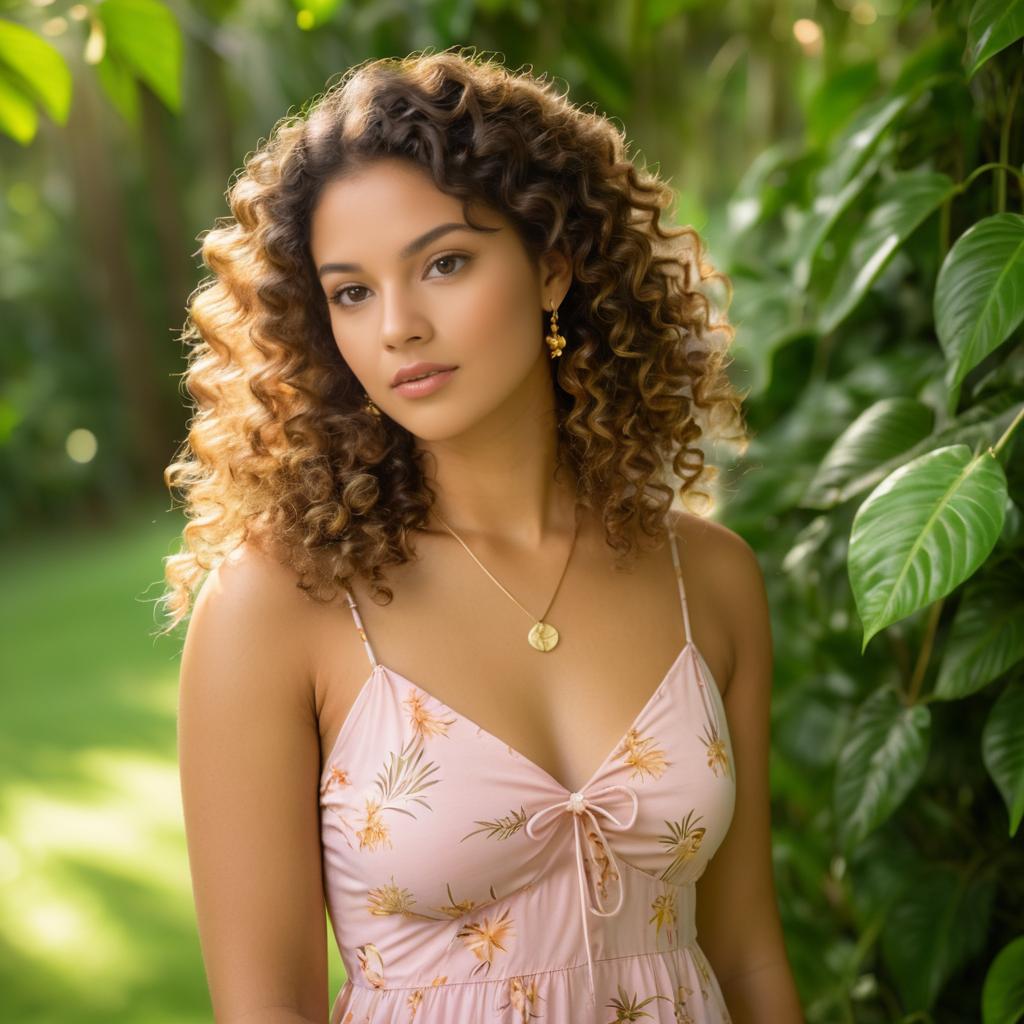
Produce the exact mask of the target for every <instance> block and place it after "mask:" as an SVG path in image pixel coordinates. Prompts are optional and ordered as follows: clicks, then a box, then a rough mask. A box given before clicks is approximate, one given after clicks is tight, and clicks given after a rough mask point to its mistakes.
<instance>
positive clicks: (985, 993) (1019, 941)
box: [981, 935, 1024, 1024]
mask: <svg viewBox="0 0 1024 1024" xmlns="http://www.w3.org/2000/svg"><path fill="white" fill-rule="evenodd" d="M1021 1017H1024V935H1020V936H1018V937H1017V938H1016V939H1014V940H1013V941H1012V942H1010V943H1007V945H1005V946H1003V948H1002V949H1001V950H1000V951H999V952H998V953H997V954H996V958H995V960H993V961H992V963H991V965H990V966H989V969H988V974H986V975H985V984H984V986H982V989H981V1022H982V1024H1017V1021H1019V1020H1020V1019H1021Z"/></svg>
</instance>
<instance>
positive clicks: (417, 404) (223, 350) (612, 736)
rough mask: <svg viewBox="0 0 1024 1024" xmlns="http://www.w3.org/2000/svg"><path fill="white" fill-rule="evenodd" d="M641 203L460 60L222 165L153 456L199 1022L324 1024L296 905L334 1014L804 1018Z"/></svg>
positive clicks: (748, 557)
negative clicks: (179, 503)
mask: <svg viewBox="0 0 1024 1024" xmlns="http://www.w3.org/2000/svg"><path fill="white" fill-rule="evenodd" d="M670 197H671V191H670V189H669V188H668V186H667V185H666V184H664V183H663V182H661V181H659V180H658V179H657V178H656V177H654V176H652V175H649V174H648V173H646V172H645V171H643V170H641V169H639V168H638V167H637V166H635V165H634V163H633V162H632V161H631V160H630V159H628V158H627V157H626V155H625V142H624V139H623V137H622V135H621V134H620V133H619V131H618V130H617V129H616V128H615V127H614V126H613V125H612V124H611V122H610V121H609V120H607V119H606V118H603V117H600V116H598V115H596V114H593V113H589V112H585V111H583V110H581V109H579V108H578V107H576V106H574V105H572V104H570V103H569V102H568V101H567V100H566V98H565V97H564V96H563V95H561V94H559V93H557V92H556V91H555V90H554V89H553V87H552V86H551V84H550V83H548V82H546V81H544V80H542V79H538V78H535V77H533V76H530V75H527V74H516V73H512V72H510V71H508V70H507V69H505V68H503V67H502V66H501V65H500V64H499V63H497V62H494V61H491V60H483V59H480V58H479V57H478V56H477V55H475V54H470V55H467V54H465V53H463V52H453V51H444V52H441V53H433V54H422V53H421V54H416V55H413V56H411V57H408V58H405V59H402V60H384V61H376V62H372V63H368V64H365V65H362V66H360V67H358V68H356V69H353V71H352V72H351V73H350V74H348V75H346V76H344V78H343V79H342V81H341V82H340V83H338V84H337V85H336V86H334V87H333V88H331V89H329V90H328V91H327V92H325V94H324V95H323V96H321V97H319V98H318V100H317V102H316V103H314V104H313V105H311V106H310V108H309V109H308V110H307V111H305V112H304V113H303V114H302V115H301V116H297V117H294V118H290V119H286V120H285V121H283V122H282V123H280V124H279V125H278V126H277V127H276V128H275V130H274V132H273V133H272V135H271V137H270V139H269V140H268V141H267V142H266V143H265V144H264V145H263V146H262V147H261V148H260V149H259V150H258V151H257V152H256V153H255V154H254V155H252V156H251V157H250V158H249V159H248V161H247V165H246V168H245V171H244V173H243V174H242V175H241V176H240V177H239V178H238V180H237V181H235V182H234V184H233V186H232V188H231V190H230V193H229V199H230V204H231V212H232V214H233V217H232V218H231V219H228V220H226V221H225V222H223V223H219V224H218V225H217V226H216V227H215V228H214V229H212V230H211V231H209V232H208V233H207V234H206V236H205V239H204V245H203V255H204V259H205V261H206V264H207V265H208V266H209V268H210V269H211V270H212V272H213V275H212V276H211V277H210V278H209V279H208V280H207V281H206V282H205V284H204V285H203V286H202V287H201V288H200V289H199V290H198V292H197V293H196V295H195V296H194V297H193V301H192V302H191V304H190V309H189V324H188V325H187V329H186V335H187V336H188V337H189V340H190V341H192V342H193V343H194V346H195V347H194V351H193V353H192V357H191V361H190V365H189V368H188V372H187V378H186V379H187V385H188V388H189V391H190V393H191V394H192V395H193V396H194V398H195V400H196V403H197V411H196V415H195V418H194V419H193V421H192V423H191V429H190V434H189V440H188V444H187V446H186V448H185V450H184V451H183V452H182V453H181V456H180V458H179V459H178V460H177V461H175V462H174V463H173V464H172V465H171V466H170V467H168V470H167V481H168V484H169V485H170V486H172V487H176V488H178V489H180V490H181V491H182V492H183V493H184V495H185V499H186V511H187V512H188V514H189V517H190V520H191V521H190V523H189V525H188V527H187V528H186V530H185V541H186V547H185V550H184V551H183V552H181V553H179V554H177V555H175V556H173V557H170V558H168V559H167V565H166V572H167V579H168V582H169V584H170V587H169V590H168V592H167V594H166V595H165V600H166V603H167V607H168V609H169V612H170V615H169V620H170V622H171V625H173V624H175V623H177V622H179V621H181V619H182V618H184V617H185V616H186V615H187V614H188V613H189V610H190V609H189V605H190V603H191V595H192V594H193V593H195V592H196V591H197V590H198V597H197V599H196V601H195V604H194V607H193V608H192V609H191V618H190V622H189V626H188V632H187V636H186V640H185V646H184V651H183V658H182V665H181V690H180V715H179V746H180V763H181V780H182V792H183V801H184V811H185V824H186V829H187V838H188V849H189V858H190V864H191V870H192V879H193V886H194V893H195V902H196V911H197V916H198V925H199V934H200V939H201V943H202V949H203V955H204V960H205V965H206V970H207V974H208V980H209V986H210V992H211V997H212V1002H213V1009H214V1013H215V1017H216V1019H217V1021H219V1022H225V1024H230V1022H235V1021H238V1022H241V1021H245V1022H246V1024H257V1022H259V1024H270V1022H279V1024H285V1022H298V1021H316V1022H322V1021H324V1020H327V1019H328V1014H327V1008H328V1000H327V998H325V997H326V996H327V993H326V984H327V956H326V942H325V914H324V904H325V901H326V906H327V909H328V910H329V913H330V921H331V924H332V927H333V931H334V936H335V939H336V940H337V943H338V946H339V949H340V951H341V956H342V959H343V961H344V965H345V968H346V970H347V972H348V980H347V981H346V982H345V985H344V987H343V988H342V989H341V990H340V992H338V993H337V995H336V998H335V999H334V1001H333V1006H332V1008H331V1010H330V1013H329V1020H330V1024H363V1022H371V1021H372V1022H374V1024H399V1022H403V1024H404V1022H412V1021H415V1022H417V1024H463V1022H465V1024H487V1022H499V1021H501V1022H506V1021H509V1022H511V1021H548V1022H551V1024H565V1022H591V1021H593V1022H598V1021H600V1022H606V1021H610V1020H614V1021H632V1020H645V1021H658V1022H670V1021H671V1022H681V1021H687V1022H694V1024H722V1022H725V1021H728V1020H730V1019H731V1020H732V1021H733V1022H734V1024H754V1022H758V1024H796V1022H799V1021H800V1020H801V1016H800V1010H799V1007H798V1003H797V997H796V990H795V986H794V984H793V979H792V976H791V973H790V968H789V965H788V963H787V958H786V953H785V948H784V944H783V937H782V930H781V927H780V921H779V915H778V910H777V906H776V894H775V890H774V885H773V878H772V867H771V859H770V840H769V824H770V822H769V791H768V745H769V701H770V690H771V676H772V651H771V637H770V628H769V617H768V610H767V606H766V599H765V592H764V584H763V580H762V577H761V574H760V570H759V568H758V563H757V560H756V558H755V556H754V554H753V553H752V551H751V550H750V548H749V547H748V546H747V544H746V543H745V542H744V541H743V540H742V539H741V538H739V537H738V536H736V535H735V534H734V533H732V532H730V531H729V530H727V529H725V528H724V527H722V526H720V525H716V524H715V523H713V522H711V521H709V520H706V519H704V518H702V517H700V516H699V515H694V514H691V513H689V512H685V511H682V510H681V509H676V508H673V507H672V506H673V504H674V499H675V498H676V497H680V498H682V497H683V496H685V497H687V498H688V499H689V498H691V497H692V496H694V495H697V496H700V495H704V497H707V495H706V494H705V492H703V491H701V490H700V485H701V483H703V482H704V481H705V480H707V479H708V478H709V477H711V476H713V469H712V468H711V467H709V466H706V465H705V464H704V456H703V453H702V451H701V448H700V447H699V446H698V444H697V442H698V440H699V439H700V438H701V437H708V438H709V439H714V438H726V439H730V438H731V439H732V440H733V441H738V442H740V443H741V444H742V443H743V442H744V440H745V438H746V435H745V433H744V430H743V423H742V414H741V406H740V400H739V397H738V396H737V395H736V394H735V392H734V391H733V390H732V388H731V386H730V384H729V381H728V378H727V376H726V374H725V369H724V368H725V365H726V350H727V347H728V344H729V341H730V340H731V337H732V329H731V328H730V327H729V325H728V324H727V323H726V322H724V321H719V322H712V321H711V319H710V317H709V310H710V308H711V306H710V304H709V302H708V299H707V297H706V295H705V285H706V281H707V279H709V278H710V277H713V276H718V275H713V274H712V273H711V270H710V268H708V267H707V266H705V264H704V263H703V262H702V258H701V243H700V240H699V238H698V237H697V236H696V235H695V234H694V232H693V231H692V230H689V229H685V230H684V229H665V228H664V227H663V226H661V225H660V224H659V216H660V212H661V210H662V209H663V208H664V207H665V206H666V205H667V203H668V201H669V199H670ZM428 374H429V376H425V375H428ZM416 378H422V379H418V380H417V379H416ZM613 556H614V557H613ZM385 570H386V575H387V582H388V585H384V584H383V583H382V580H383V579H384V577H385ZM730 1015H731V1017H730Z"/></svg>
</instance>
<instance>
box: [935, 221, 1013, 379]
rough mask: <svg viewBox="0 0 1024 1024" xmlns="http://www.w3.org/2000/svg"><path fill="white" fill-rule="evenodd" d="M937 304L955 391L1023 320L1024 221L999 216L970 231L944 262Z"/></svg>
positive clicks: (942, 342) (940, 334)
mask: <svg viewBox="0 0 1024 1024" xmlns="http://www.w3.org/2000/svg"><path fill="white" fill-rule="evenodd" d="M933 305H934V310H935V330H936V333H937V334H938V337H939V344H940V345H942V350H943V352H945V354H946V361H947V362H948V363H949V365H950V377H949V379H948V380H947V384H948V385H949V386H950V387H955V386H956V385H957V384H959V383H960V381H962V380H963V379H964V377H965V376H966V374H967V373H968V372H969V371H970V370H971V369H972V368H973V367H975V366H977V365H978V363H980V362H981V361H982V359H984V358H985V356H987V355H988V354H989V353H990V352H991V351H992V350H993V349H995V348H997V347H998V346H999V345H1001V344H1002V343H1003V342H1004V341H1005V340H1006V339H1007V338H1008V337H1009V336H1010V335H1011V334H1012V333H1013V331H1014V330H1016V329H1017V327H1018V326H1019V325H1020V323H1021V321H1022V320H1024V217H1022V216H1021V215H1020V214H1019V213H997V214H996V215H995V216H994V217H986V218H985V219H984V220H981V221H978V223H977V224H974V225H973V226H971V227H970V228H968V229H967V230H966V231H965V232H964V233H963V234H962V235H961V236H960V237H959V238H958V239H957V240H956V244H954V245H953V247H952V248H951V249H950V250H949V252H948V253H947V254H946V258H945V260H943V262H942V269H941V270H940V271H939V276H938V279H937V280H936V282H935V298H934V303H933Z"/></svg>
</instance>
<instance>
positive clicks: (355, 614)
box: [345, 587, 377, 668]
mask: <svg viewBox="0 0 1024 1024" xmlns="http://www.w3.org/2000/svg"><path fill="white" fill-rule="evenodd" d="M345 597H346V599H347V600H348V606H349V608H351V609H352V618H353V619H355V622H356V631H357V632H358V633H359V639H360V640H362V641H363V647H365V648H366V656H367V657H368V658H369V659H370V664H371V665H372V666H373V667H374V668H376V667H377V658H376V656H375V655H374V653H373V648H372V647H371V646H370V641H369V639H368V638H367V636H366V630H365V629H363V620H362V617H361V616H360V614H359V608H358V607H357V606H356V599H355V598H354V597H353V596H352V591H351V590H349V589H348V587H346V588H345Z"/></svg>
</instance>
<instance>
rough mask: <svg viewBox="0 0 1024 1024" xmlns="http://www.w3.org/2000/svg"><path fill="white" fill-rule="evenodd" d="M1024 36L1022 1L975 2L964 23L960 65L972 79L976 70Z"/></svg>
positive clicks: (992, 0) (985, 0) (1023, 4)
mask: <svg viewBox="0 0 1024 1024" xmlns="http://www.w3.org/2000/svg"><path fill="white" fill-rule="evenodd" d="M1021 36H1024V0H976V2H975V4H974V6H973V7H972V8H971V17H970V20H969V21H968V22H967V52H966V53H965V54H964V66H965V67H966V68H967V77H968V78H973V77H974V75H975V73H976V72H977V70H978V68H980V67H981V66H982V64H984V63H985V61H987V60H988V59H989V58H990V57H993V56H995V55H996V54H997V53H999V51H1000V50H1005V49H1006V47H1007V46H1010V45H1011V44H1012V43H1015V42H1016V41H1017V40H1018V39H1020V37H1021Z"/></svg>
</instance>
